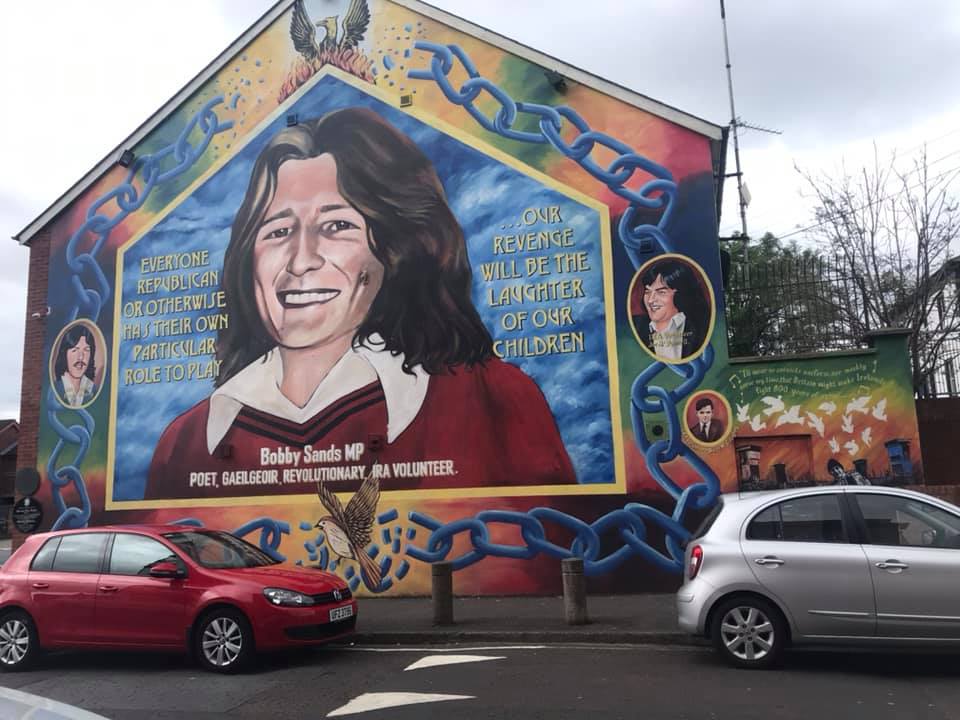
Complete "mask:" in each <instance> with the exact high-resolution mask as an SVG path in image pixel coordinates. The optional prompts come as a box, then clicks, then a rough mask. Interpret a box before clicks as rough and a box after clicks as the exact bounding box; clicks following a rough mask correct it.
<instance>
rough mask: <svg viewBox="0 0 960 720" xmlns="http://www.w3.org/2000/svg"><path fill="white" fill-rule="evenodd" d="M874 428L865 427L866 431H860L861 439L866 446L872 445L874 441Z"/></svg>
mask: <svg viewBox="0 0 960 720" xmlns="http://www.w3.org/2000/svg"><path fill="white" fill-rule="evenodd" d="M872 435H873V430H872V429H871V428H864V431H863V432H862V433H860V439H861V440H863V445H864V447H870V443H871V442H872V441H873V437H872Z"/></svg>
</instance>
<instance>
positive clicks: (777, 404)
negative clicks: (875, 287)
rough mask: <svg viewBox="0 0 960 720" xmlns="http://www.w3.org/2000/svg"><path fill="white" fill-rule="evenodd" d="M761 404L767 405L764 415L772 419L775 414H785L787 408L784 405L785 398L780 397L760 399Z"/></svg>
mask: <svg viewBox="0 0 960 720" xmlns="http://www.w3.org/2000/svg"><path fill="white" fill-rule="evenodd" d="M760 402H762V403H763V404H764V405H766V406H767V407H766V409H765V410H764V411H763V414H764V415H766V416H767V417H770V416H771V415H773V414H774V413H778V412H783V410H784V408H785V407H786V406H785V405H784V404H783V398H780V397H770V396H769V395H767V396H765V397H762V398H760Z"/></svg>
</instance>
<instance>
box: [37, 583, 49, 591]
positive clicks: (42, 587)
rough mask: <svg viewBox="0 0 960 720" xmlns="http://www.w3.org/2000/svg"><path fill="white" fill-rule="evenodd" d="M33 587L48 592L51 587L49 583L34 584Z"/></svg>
mask: <svg viewBox="0 0 960 720" xmlns="http://www.w3.org/2000/svg"><path fill="white" fill-rule="evenodd" d="M33 587H35V588H36V589H37V590H46V589H47V588H48V587H50V584H49V583H34V584H33Z"/></svg>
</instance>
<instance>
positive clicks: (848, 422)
mask: <svg viewBox="0 0 960 720" xmlns="http://www.w3.org/2000/svg"><path fill="white" fill-rule="evenodd" d="M841 427H842V428H843V431H844V432H845V433H852V432H853V418H852V417H850V416H849V415H844V416H843V424H842V425H841Z"/></svg>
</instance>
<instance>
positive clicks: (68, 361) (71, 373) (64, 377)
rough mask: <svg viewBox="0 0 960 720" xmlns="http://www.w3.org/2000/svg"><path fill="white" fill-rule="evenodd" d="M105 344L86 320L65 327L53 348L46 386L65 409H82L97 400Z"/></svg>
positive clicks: (104, 366)
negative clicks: (52, 390)
mask: <svg viewBox="0 0 960 720" xmlns="http://www.w3.org/2000/svg"><path fill="white" fill-rule="evenodd" d="M106 358H107V352H106V342H105V341H104V339H103V334H102V333H101V332H100V329H99V328H98V327H97V326H96V325H94V324H93V323H92V322H90V321H89V320H76V321H74V322H72V323H70V324H69V325H67V326H66V327H65V328H64V329H63V330H62V331H61V332H60V335H59V336H58V337H57V340H56V342H55V343H54V344H53V352H52V353H51V357H50V385H51V386H52V387H53V389H54V392H56V393H57V397H58V398H59V399H60V402H61V403H63V405H64V406H66V407H68V408H74V409H77V408H83V407H86V406H87V405H89V404H90V403H92V402H93V401H94V400H96V399H97V395H99V394H100V388H101V387H102V386H103V374H104V370H105V369H106V364H107V360H106Z"/></svg>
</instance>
